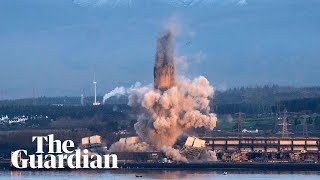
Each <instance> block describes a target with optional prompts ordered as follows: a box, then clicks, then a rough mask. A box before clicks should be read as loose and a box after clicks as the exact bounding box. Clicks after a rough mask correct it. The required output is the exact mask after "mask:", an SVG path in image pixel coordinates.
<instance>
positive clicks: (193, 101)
mask: <svg viewBox="0 0 320 180" xmlns="http://www.w3.org/2000/svg"><path fill="white" fill-rule="evenodd" d="M213 93H214V91H213V87H212V86H210V84H209V81H208V80H207V79H206V78H204V77H203V76H200V77H198V78H196V79H194V80H193V81H191V80H188V79H180V80H178V81H177V83H176V85H175V86H173V87H172V88H170V89H168V90H167V91H164V92H161V91H159V90H156V89H153V88H145V87H143V88H138V89H136V90H134V91H132V93H131V94H130V95H129V105H130V106H141V107H142V108H143V109H144V115H143V116H140V117H139V118H138V122H137V123H136V124H135V129H136V132H137V134H138V135H139V137H140V139H142V140H143V141H146V142H147V143H149V144H150V145H152V146H154V147H155V148H156V149H157V150H159V149H160V148H161V147H163V146H165V145H166V146H172V145H174V144H175V143H176V141H177V139H178V137H179V136H181V135H182V134H183V133H184V132H186V131H187V130H188V129H190V128H199V127H207V128H210V129H213V128H214V127H215V126H216V121H217V118H216V115H215V114H213V113H210V107H209V98H210V97H212V96H213Z"/></svg>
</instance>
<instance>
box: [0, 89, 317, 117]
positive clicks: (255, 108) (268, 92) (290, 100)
mask: <svg viewBox="0 0 320 180" xmlns="http://www.w3.org/2000/svg"><path fill="white" fill-rule="evenodd" d="M97 98H98V101H100V102H102V99H103V97H102V96H98V97H97ZM310 98H311V100H309V99H310ZM313 98H320V87H287V86H278V85H273V86H257V87H241V88H233V89H228V90H226V91H217V92H216V94H215V96H214V98H213V100H212V101H211V107H212V110H213V111H214V112H216V113H218V114H232V113H235V112H239V111H242V112H246V113H249V114H257V113H269V112H275V111H279V110H281V109H283V108H284V107H288V108H289V107H291V109H292V110H294V111H298V110H299V109H303V108H304V110H306V109H308V110H313V111H316V110H317V109H319V108H317V107H318V106H319V105H318V104H319V103H320V101H318V100H312V99H313ZM298 100H301V101H298ZM297 101H298V102H299V103H297ZM92 102H93V97H86V98H85V99H84V105H89V106H90V105H92ZM309 102H312V103H311V104H310V103H309ZM127 103H128V98H127V97H126V96H120V97H111V98H109V99H108V100H107V102H106V104H108V105H112V104H113V105H114V104H127ZM306 103H309V104H306ZM27 105H36V106H44V105H63V106H80V105H81V98H80V97H77V96H74V97H38V98H26V99H17V100H3V101H0V107H1V106H27Z"/></svg>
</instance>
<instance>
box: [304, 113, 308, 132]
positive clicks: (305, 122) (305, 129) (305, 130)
mask: <svg viewBox="0 0 320 180" xmlns="http://www.w3.org/2000/svg"><path fill="white" fill-rule="evenodd" d="M307 118H308V115H307V113H306V112H305V113H304V115H303V136H308V123H307Z"/></svg>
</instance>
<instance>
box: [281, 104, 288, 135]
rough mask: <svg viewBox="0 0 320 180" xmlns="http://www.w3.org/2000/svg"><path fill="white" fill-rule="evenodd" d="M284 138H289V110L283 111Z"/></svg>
mask: <svg viewBox="0 0 320 180" xmlns="http://www.w3.org/2000/svg"><path fill="white" fill-rule="evenodd" d="M282 137H288V122H287V109H285V110H284V111H283V120H282Z"/></svg>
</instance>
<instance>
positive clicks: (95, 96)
mask: <svg viewBox="0 0 320 180" xmlns="http://www.w3.org/2000/svg"><path fill="white" fill-rule="evenodd" d="M93 88H94V101H93V105H94V106H99V105H100V103H99V102H98V101H97V81H96V74H94V75H93Z"/></svg>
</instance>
